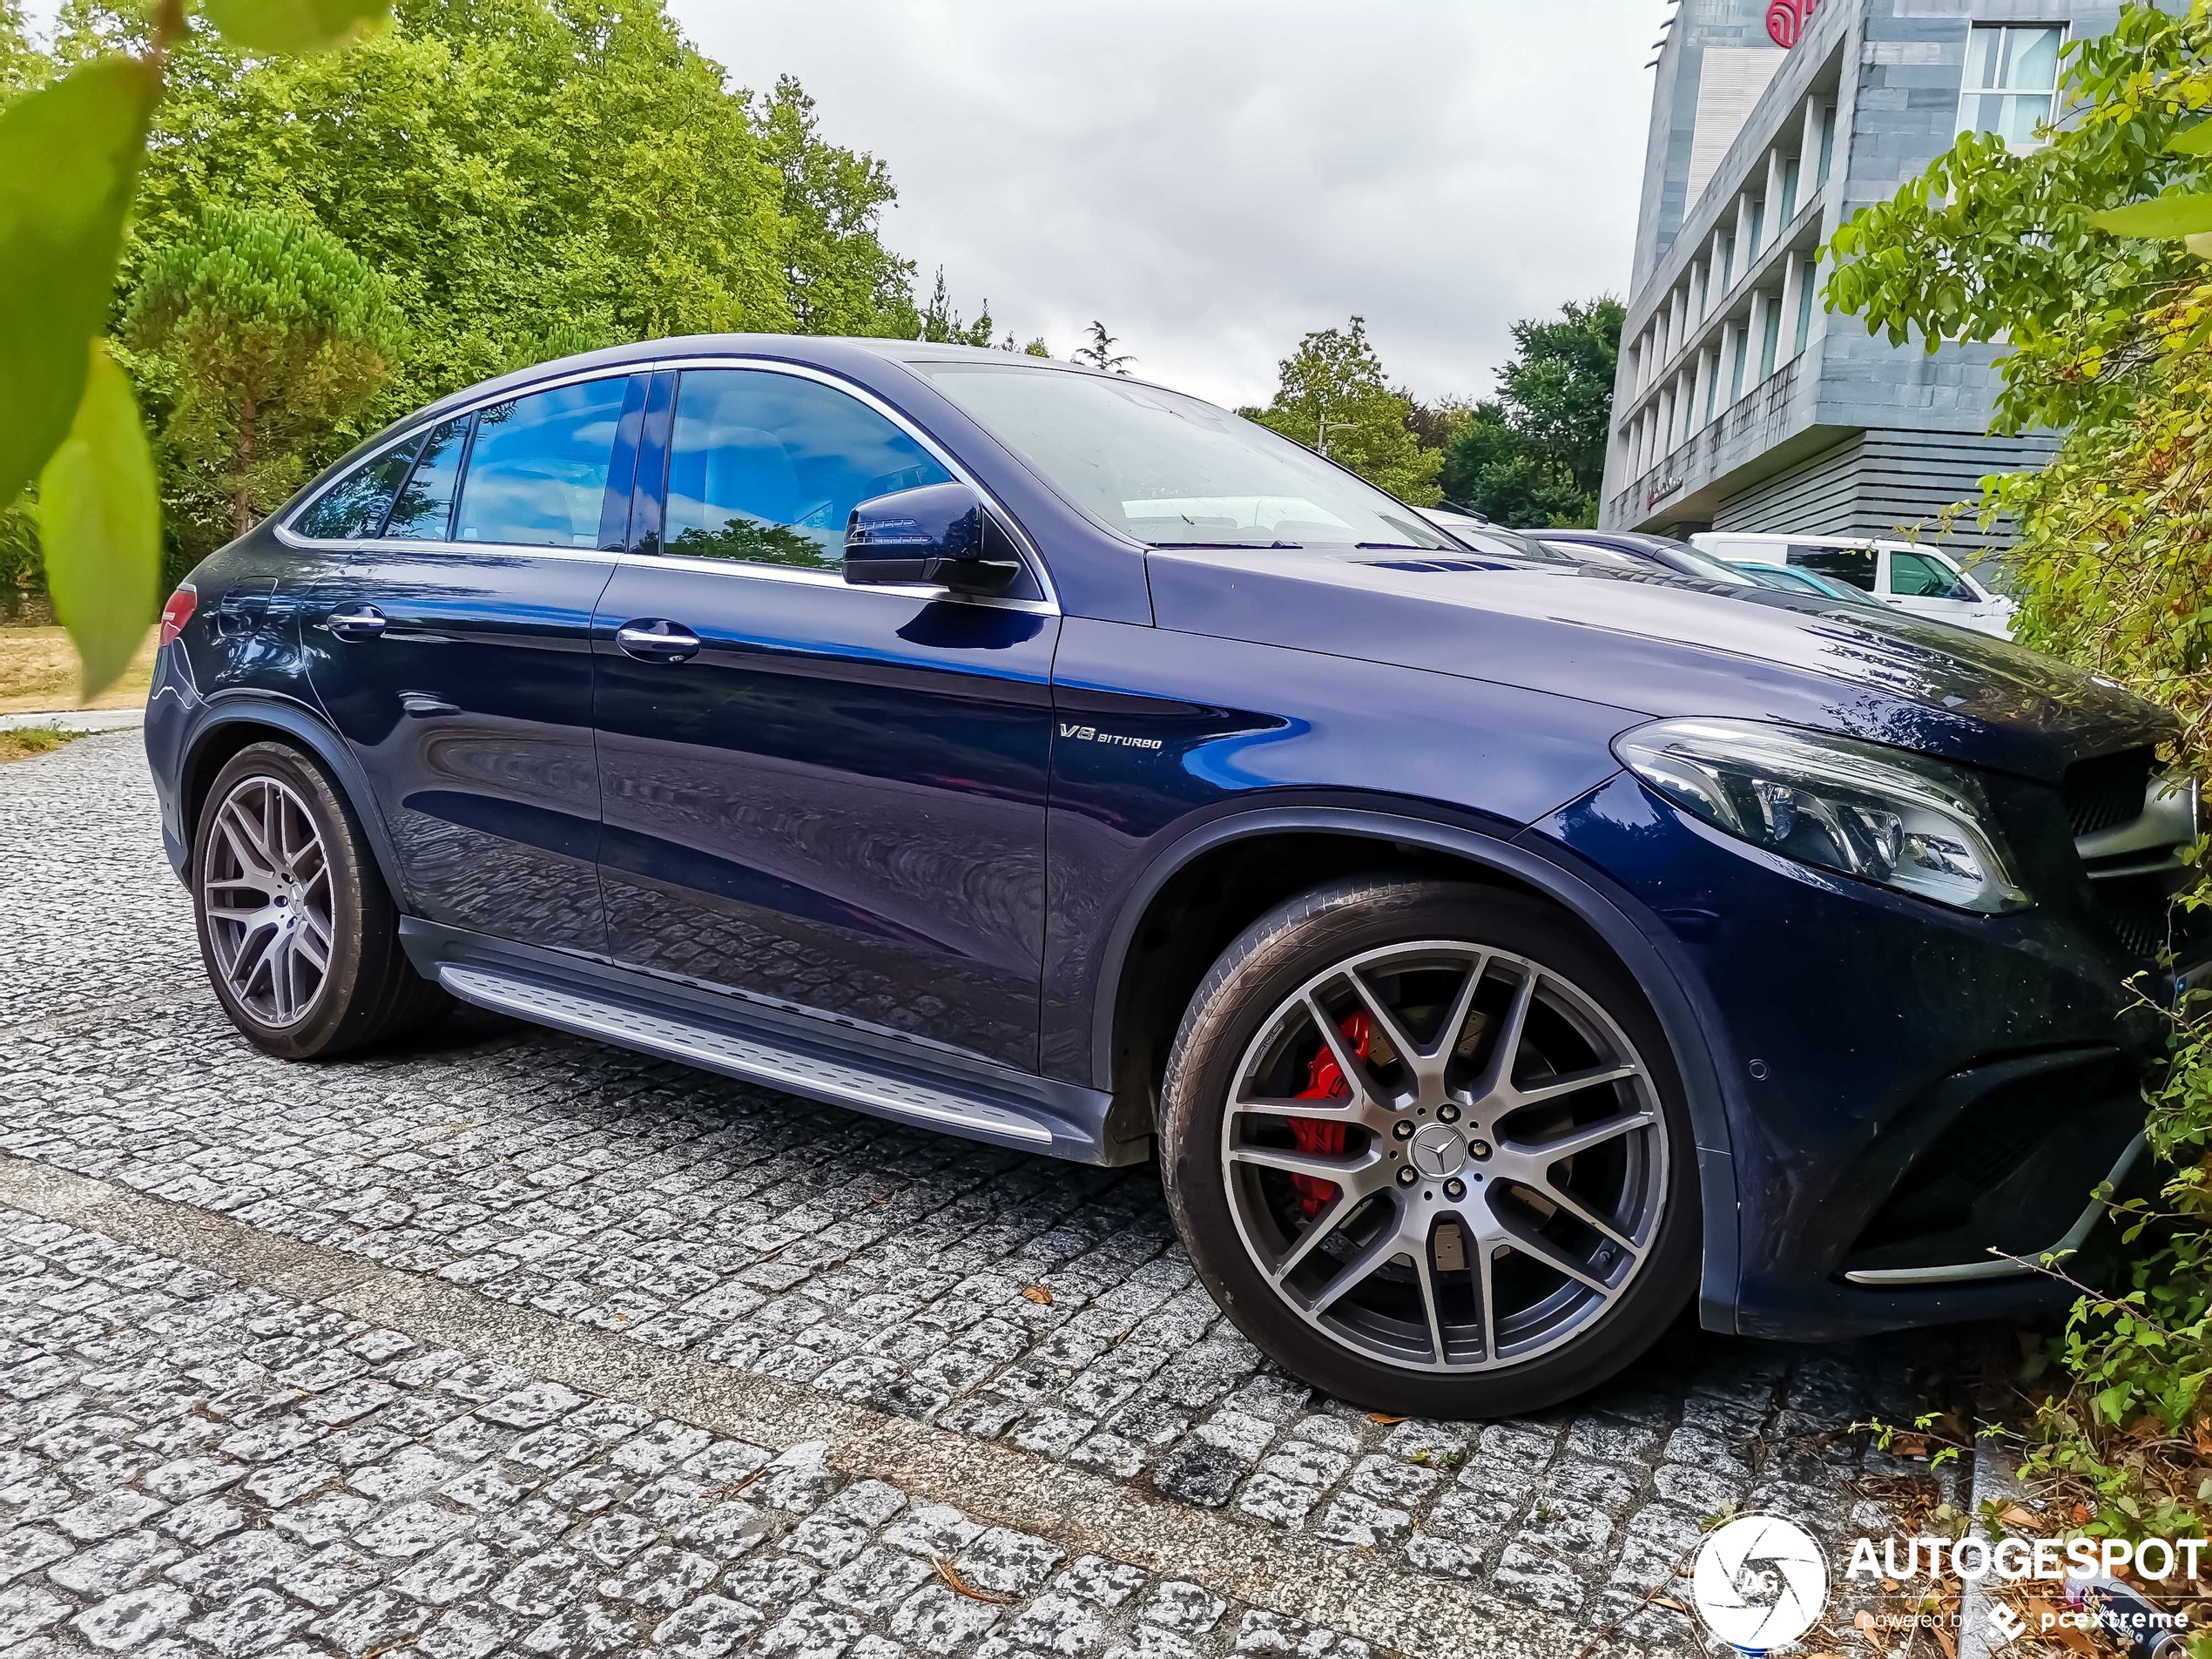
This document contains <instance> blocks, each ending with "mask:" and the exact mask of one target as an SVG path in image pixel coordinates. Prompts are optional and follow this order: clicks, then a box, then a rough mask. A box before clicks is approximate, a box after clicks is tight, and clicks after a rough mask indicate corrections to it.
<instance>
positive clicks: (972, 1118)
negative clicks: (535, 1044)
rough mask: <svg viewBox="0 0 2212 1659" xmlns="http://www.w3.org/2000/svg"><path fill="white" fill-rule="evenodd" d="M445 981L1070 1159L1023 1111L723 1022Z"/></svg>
mask: <svg viewBox="0 0 2212 1659" xmlns="http://www.w3.org/2000/svg"><path fill="white" fill-rule="evenodd" d="M436 971H437V976H438V982H439V983H440V984H441V985H442V986H444V987H445V988H446V989H447V990H448V991H450V992H452V993H453V995H455V996H457V997H459V998H460V999H461V1000H462V1001H464V1002H474V1003H475V1005H476V1006H477V1007H479V1008H490V1009H493V1010H494V1011H496V1012H497V1013H501V1014H511V1015H514V1016H515V1017H516V1019H519V1020H528V1021H529V1022H532V1023H533V1024H536V1025H548V1026H552V1027H554V1028H556V1029H558V1030H562V1031H567V1032H570V1033H573V1034H574V1035H577V1036H580V1037H593V1038H597V1040H598V1041H600V1042H611V1043H615V1044H617V1045H618V1046H620V1047H622V1048H625V1049H637V1050H638V1051H639V1052H641V1053H644V1054H651V1055H659V1056H661V1057H662V1058H663V1059H664V1060H675V1061H680V1062H683V1063H684V1064H685V1065H687V1066H698V1067H700V1068H701V1069H705V1070H707V1071H718V1072H721V1073H722V1074H723V1075H725V1076H731V1077H738V1078H742V1079H743V1080H744V1081H745V1082H749V1083H759V1084H762V1085H763V1086H765V1087H766V1088H770V1089H785V1090H786V1091H788V1092H789V1093H791V1094H794V1095H804V1096H806V1097H807V1098H809V1099H810V1100H819V1101H826V1102H828V1103H830V1104H832V1105H834V1106H849V1107H852V1108H854V1109H857V1110H860V1111H863V1112H867V1113H869V1114H871V1115H873V1116H877V1117H887V1118H890V1119H892V1120H894V1122H897V1123H912V1124H914V1125H916V1126H918V1127H920V1128H924V1129H933V1130H943V1131H945V1132H946V1133H948V1134H953V1135H962V1136H968V1137H970V1138H972V1139H975V1140H982V1141H990V1142H994V1143H996V1144H999V1145H1001V1146H1012V1147H1016V1148H1019V1149H1021V1150H1025V1151H1031V1152H1047V1153H1050V1152H1054V1151H1055V1150H1057V1151H1058V1152H1059V1155H1060V1156H1062V1157H1066V1156H1068V1155H1069V1150H1071V1149H1069V1148H1065V1147H1062V1148H1055V1145H1054V1140H1055V1136H1054V1135H1053V1133H1052V1131H1051V1130H1049V1128H1047V1127H1046V1126H1045V1125H1044V1124H1042V1123H1038V1122H1036V1121H1035V1120H1034V1119H1032V1118H1029V1117H1026V1116H1022V1114H1021V1113H1019V1112H1015V1111H1012V1110H1009V1109H1007V1108H1006V1107H1003V1106H1000V1105H995V1104H994V1103H991V1102H989V1101H987V1100H982V1099H979V1098H977V1097H975V1096H970V1095H967V1094H954V1093H953V1092H951V1091H950V1090H948V1089H944V1088H942V1087H940V1086H937V1085H934V1084H931V1083H926V1082H919V1081H916V1080H914V1079H911V1078H907V1077H900V1076H890V1075H887V1074H886V1073H882V1072H877V1071H871V1070H867V1069H862V1068H860V1067H859V1066H854V1065H852V1064H850V1063H846V1062H840V1061H836V1060H832V1059H829V1058H826V1057H825V1056H823V1055H817V1054H810V1053H808V1052H806V1050H805V1049H800V1048H797V1047H791V1046H786V1045H784V1044H781V1043H778V1042H773V1041H771V1040H769V1039H767V1038H765V1037H764V1036H762V1035H759V1034H752V1033H747V1034H740V1033H738V1032H737V1031H735V1030H732V1029H730V1028H726V1027H725V1026H724V1025H722V1024H720V1023H719V1022H709V1021H707V1020H705V1019H692V1018H687V1017H685V1015H682V1014H680V1013H673V1012H668V1011H659V1010H653V1009H647V1008H638V1007H637V1006H635V1005H634V1004H631V1003H630V1002H626V1001H617V1000H616V999H614V998H610V997H607V996H603V995H595V994H593V993H592V992H590V991H589V990H585V989H583V988H578V987H577V986H573V985H554V984H549V983H548V982H546V981H544V980H542V979H536V978H533V977H530V976H529V975H526V974H516V973H510V972H508V971H505V970H503V969H501V968H487V967H483V966H482V965H479V964H475V963H462V962H450V961H448V962H440V963H439V964H438V965H437V969H436Z"/></svg>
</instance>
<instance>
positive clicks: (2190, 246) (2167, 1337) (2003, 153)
mask: <svg viewBox="0 0 2212 1659" xmlns="http://www.w3.org/2000/svg"><path fill="white" fill-rule="evenodd" d="M2061 61H2062V64H2063V67H2062V70H2061V75H2060V79H2061V84H2060V93H2059V97H2058V98H2057V100H2056V102H2057V105H2058V106H2059V107H2060V108H2061V109H2065V110H2067V111H2068V115H2069V118H2068V119H2067V122H2066V124H2065V125H2063V126H2061V127H2059V128H2057V129H2054V130H2051V131H2047V132H2044V133H2041V134H2039V135H2038V136H2039V138H2040V139H2041V140H2042V142H2041V143H2040V145H2038V147H2037V148H2035V149H2033V150H2032V151H2024V152H2018V153H2015V152H2012V151H2010V150H2008V149H2007V148H2006V146H2005V145H2002V144H2001V143H2000V142H1998V141H1996V140H1994V139H1993V138H1987V137H1985V136H1982V135H1979V134H1968V135H1966V136H1965V137H1963V138H1960V139H1959V142H1958V144H1957V145H1955V146H1954V147H1953V148H1952V150H1951V151H1950V152H1948V153H1946V155H1944V156H1943V157H1941V158H1939V159H1938V160H1937V161H1936V162H1935V163H1934V164H1933V165H1931V166H1930V168H1929V169H1928V170H1927V172H1925V174H1924V175H1923V176H1922V177H1921V178H1919V179H1915V180H1912V182H1910V183H1909V184H1907V185H1905V187H1904V188H1903V189H1902V190H1900V191H1899V192H1898V195H1897V197H1896V199H1894V200H1892V201H1891V202H1888V203H1885V204H1881V205H1879V206H1875V207H1871V208H1868V209H1865V210H1862V211H1861V212H1859V213H1858V214H1857V215H1855V216H1854V217H1853V219H1851V220H1850V221H1849V222H1848V223H1846V224H1845V225H1844V226H1842V227H1841V228H1840V229H1839V231H1838V233H1837V236H1836V238H1835V239H1834V242H1833V244H1832V247H1831V253H1832V254H1833V256H1834V258H1835V259H1836V260H1837V262H1838V264H1837V270H1836V273H1835V275H1834V277H1833V278H1832V279H1831V282H1830V284H1829V287H1828V303H1829V304H1830V306H1831V308H1833V309H1836V310H1838V311H1841V312H1844V313H1846V314H1858V315H1861V316H1863V317H1865V320H1866V323H1867V326H1868V327H1869V328H1870V329H1871V330H1873V331H1876V332H1879V333H1883V334H1887V336H1888V337H1889V338H1890V339H1891V340H1892V341H1895V342H1897V343H1899V344H1902V343H1904V342H1905V341H1908V340H1912V339H1916V338H1917V339H1919V340H1921V341H1924V342H1925V344H1926V345H1927V346H1928V347H1929V349H1931V350H1932V349H1934V348H1935V347H1936V346H1937V345H1938V344H1939V343H1941V342H1942V341H1945V340H1970V341H2006V342H2007V343H2008V347H2009V349H2008V350H2007V351H2006V354H2004V355H2003V356H2002V357H2001V358H2000V360H1999V363H2000V373H2001V374H2002V377H2003V389H2002V394H2001V395H2000V400H1999V403H1998V408H1997V412H1996V419H1995V425H1996V426H1997V428H1999V429H2000V430H2020V429H2023V428H2029V427H2033V426H2037V425H2050V426H2056V427H2060V428H2063V437H2062V440H2061V442H2060V448H2059V450H2058V453H2057V455H2056V456H2055V457H2054V459H2053V460H2052V461H2051V462H2049V464H2048V465H2047V466H2046V467H2044V468H2042V469H2040V470H2037V471H2034V472H2020V473H2010V474H1997V475H1992V476H1991V477H1989V478H1986V479H1985V480H1984V481H1983V493H1982V497H1981V502H1980V509H1981V514H1982V518H1983V521H1984V523H1992V522H1993V521H1995V520H1996V519H1997V518H1999V517H2000V516H2010V517H2012V518H2013V520H2014V522H2015V523H2017V525H2018V527H2019V532H2020V536H2019V541H2018V543H2017V545H2016V546H2015V547H2014V548H2013V550H2011V552H2010V553H2009V555H2008V556H2007V558H2008V563H2010V565H2011V566H2012V573H2013V586H2014V589H2015V590H2016V591H2017V593H2018V594H2019V596H2020V601H2021V612H2020V620H2019V622H2018V624H2016V627H2015V630H2014V633H2015V637H2017V638H2019V639H2020V640H2021V641H2023V642H2024V643H2026V644H2033V645H2039V646H2041V647H2042V648H2044V649H2045V650H2047V651H2054V652H2057V653H2059V654H2061V655H2064V656H2067V657H2069V658H2073V659H2074V661H2076V662H2078V663H2080V664H2084V665H2086V666H2088V667H2092V668H2094V669H2097V670H2099V671H2101V672H2102V673H2104V674H2106V675H2107V676H2109V677H2110V678H2114V679H2116V680H2119V681H2121V682H2123V683H2125V684H2127V685H2129V686H2131V687H2132V688H2134V690H2136V691H2141V692H2142V693H2144V694H2145V695H2148V696H2150V697H2154V698H2159V699H2160V700H2161V701H2163V702H2165V703H2166V704H2167V705H2168V706H2170V707H2172V708H2173V709H2174V710H2175V711H2176V712H2177V713H2178V714H2179V715H2180V717H2181V718H2182V726H2183V737H2182V744H2181V745H2180V746H2181V748H2182V752H2183V755H2184V757H2185V758H2187V759H2191V760H2193V761H2194V762H2195V764H2196V765H2197V766H2198V768H2199V769H2200V770H2202V767H2203V765H2204V763H2205V762H2206V760H2207V759H2212V281H2208V280H2207V273H2206V271H2205V268H2204V266H2203V265H2202V263H2200V261H2199V260H2197V259H2195V258H2193V257H2191V252H2192V250H2194V251H2195V252H2198V253H2212V243H2208V242H2207V241H2205V240H2204V237H2205V236H2206V235H2207V234H2208V233H2212V199H2208V185H2212V178H2208V171H2209V169H2208V162H2207V160H2206V154H2207V152H2212V124H2208V123H2207V122H2206V121H2205V120H2204V119H2203V118H2202V116H2203V114H2204V112H2205V111H2208V110H2212V7H2208V5H2207V3H2206V0H2195V3H2193V4H2191V5H2190V6H2189V7H2188V10H2187V12H2186V13H2185V14H2182V15H2176V14H2175V13H2172V12H2168V11H2162V10H2159V9H2157V8H2155V7H2152V6H2148V5H2142V4H2130V5H2128V6H2127V7H2125V8H2124V9H2123V10H2122V11H2121V16H2120V18H2119V21H2118V24H2117V26H2116V27H2115V28H2114V30H2113V31H2112V32H2111V33H2110V34H2108V35H2107V36H2104V37H2096V38H2092V39H2088V40H2082V41H2075V42H2071V43H2069V44H2067V48H2066V54H2065V57H2063V59H2062V60H2061ZM2190 239H2193V240H2190ZM2190 856H2191V858H2192V859H2194V860H2196V861H2197V862H2198V864H2199V867H2200V869H2202V867H2203V865H2204V861H2205V854H2204V850H2203V849H2202V847H2199V848H2197V849H2195V850H2193V851H2192V853H2191V854H2190ZM2185 903H2186V904H2187V905H2188V907H2191V908H2202V907H2203V906H2205V905H2206V904H2207V903H2212V887H2200V888H2199V890H2198V891H2197V892H2196V893H2195V894H2193V895H2191V896H2190V897H2189V898H2188V900H2185ZM2145 1006H2146V1008H2148V1006H2149V1005H2148V1003H2146V1004H2145ZM2203 1012H2204V1003H2203V1001H2202V997H2201V996H2199V997H2195V998H2189V997H2184V998H2183V999H2182V1001H2181V1002H2180V1003H2179V1005H2178V1006H2177V1007H2176V1008H2175V1010H2174V1019H2175V1026H2174V1030H2173V1035H2172V1039H2171V1042H2170V1044H2169V1049H2168V1063H2167V1064H2166V1066H2165V1067H2164V1068H2163V1069H2161V1072H2160V1073H2159V1074H2158V1075H2157V1076H2155V1077H2154V1079H2153V1081H2152V1083H2151V1087H2150V1089H2149V1092H2148V1103H2149V1108H2150V1110H2149V1114H2148V1123H2147V1125H2146V1130H2147V1134H2148V1140H2149V1143H2150V1145H2151V1147H2152V1150H2154V1151H2155V1153H2156V1154H2157V1156H2158V1157H2159V1158H2160V1159H2161V1161H2162V1162H2163V1163H2164V1164H2165V1165H2166V1170H2165V1175H2166V1180H2165V1182H2164V1185H2163V1188H2162V1190H2161V1193H2160V1195H2159V1197H2158V1200H2157V1202H2156V1210H2157V1211H2159V1212H2160V1213H2159V1214H2158V1215H2156V1216H2155V1217H2154V1215H2153V1213H2152V1209H2151V1206H2149V1205H2148V1204H2144V1203H2142V1202H2141V1201H2140V1200H2134V1201H2130V1202H2129V1203H2128V1204H2121V1205H2120V1206H2118V1209H2119V1211H2121V1218H2122V1220H2123V1221H2124V1222H2126V1224H2127V1225H2128V1231H2127V1232H2126V1233H2125V1235H2124V1237H2125V1238H2127V1239H2128V1242H2130V1243H2134V1242H2135V1241H2136V1240H2137V1239H2139V1238H2142V1239H2144V1240H2145V1244H2144V1249H2143V1251H2142V1253H2141V1256H2140V1257H2139V1258H2138V1259H2137V1260H2135V1261H2134V1263H2133V1264H2131V1265H2130V1267H2129V1269H2128V1272H2127V1274H2126V1276H2125V1277H2124V1278H2123V1279H2122V1280H2121V1283H2120V1285H2118V1286H2116V1287H2115V1288H2114V1289H2113V1290H2112V1291H2110V1292H2109V1293H2106V1292H2104V1291H2090V1292H2089V1293H2087V1294H2086V1295H2084V1296H2083V1297H2082V1298H2081V1299H2080V1301H2078V1302H2077V1303H2076V1304H2075V1305H2074V1310H2073V1312H2072V1313H2071V1314H2070V1315H2069V1317H2068V1319H2067V1327H2066V1331H2065V1333H2064V1335H2063V1337H2062V1338H2061V1339H2060V1341H2058V1342H2057V1343H2055V1344H2054V1345H2052V1347H2051V1349H2050V1350H2049V1351H2048V1352H2046V1353H2044V1354H2041V1355H2039V1356H2037V1357H2036V1358H2035V1359H2034V1360H2033V1362H2032V1364H2033V1367H2035V1368H2036V1369H2040V1368H2042V1367H2044V1366H2048V1365H2050V1364H2051V1363H2052V1362H2055V1366H2056V1370H2057V1372H2058V1373H2059V1374H2058V1375H2057V1376H2056V1377H2055V1378H2042V1379H2038V1380H2039V1386H2038V1389H2037V1393H2038V1400H2037V1404H2036V1406H2035V1413H2034V1420H2033V1425H2032V1426H2031V1427H2030V1431H2029V1438H2030V1442H2031V1445H2030V1455H2029V1457H2028V1460H2027V1464H2026V1466H2025V1471H2024V1472H2025V1473H2026V1474H2027V1475H2028V1476H2029V1477H2031V1478H2032V1479H2033V1480H2034V1482H2035V1484H2036V1485H2037V1487H2039V1489H2049V1490H2054V1491H2055V1493H2056V1494H2058V1495H2060V1497H2061V1498H2062V1499H2065V1500H2074V1501H2079V1502H2080V1504H2081V1506H2082V1507H2080V1508H2078V1509H2074V1510H2073V1512H2072V1517H2073V1521H2074V1523H2075V1524H2076V1525H2082V1524H2083V1523H2084V1522H2085V1521H2086V1526H2085V1527H2084V1529H2085V1530H2087V1531H2089V1532H2092V1533H2101V1534H2118V1535H2123V1536H2130V1537H2141V1536H2145V1535H2148V1534H2159V1535H2165V1536H2174V1535H2177V1534H2180V1535H2195V1536H2202V1535H2203V1534H2205V1533H2206V1531H2207V1528H2208V1523H2209V1522H2212V1478H2208V1469H2207V1465H2208V1462H2212V1459H2208V1457H2207V1456H2206V1453H2207V1450H2208V1441H2207V1439H2206V1438H2205V1436H2206V1433H2207V1430H2208V1419H2207V1416H2206V1413H2205V1399H2204V1390H2205V1385H2206V1383H2207V1380H2208V1379H2212V1157H2209V1156H2208V1148H2212V1036H2208V1035H2207V1027H2206V1026H2205V1024H2204V1023H2203V1021H2202V1014H2203ZM2154 1224H2155V1231H2148V1234H2147V1230H2148V1229H2151V1228H2153V1226H2154ZM2047 1264H2048V1263H2047ZM2030 1375H2031V1377H2034V1376H2035V1369H2032V1370H2031V1372H2030ZM2054 1383H2055V1386H2053V1384H2054ZM2055 1507H2068V1506H2067V1505H2066V1504H2064V1503H2062V1504H2061V1505H2060V1506H2055Z"/></svg>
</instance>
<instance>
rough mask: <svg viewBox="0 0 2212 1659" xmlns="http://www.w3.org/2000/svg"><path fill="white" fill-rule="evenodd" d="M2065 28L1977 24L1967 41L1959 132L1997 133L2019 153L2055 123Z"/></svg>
mask: <svg viewBox="0 0 2212 1659" xmlns="http://www.w3.org/2000/svg"><path fill="white" fill-rule="evenodd" d="M2065 37H2066V30H2063V29H2049V28H2019V27H2015V26H2014V25H2013V24H1975V25H1974V27H1973V29H1972V30H1970V31H1969V32H1968V34H1967V37H1966V78H1965V80H1964V81H1963V82H1962V83H1961V84H1960V86H1959V132H1994V133H1995V134H1997V136H1998V137H2000V138H2003V139H2004V140H2005V142H2006V144H2008V145H2012V146H2013V148H2015V149H2024V148H2027V147H2029V146H2032V145H2035V144H2036V143H2038V142H2039V140H2038V139H2037V138H2036V136H2035V130H2036V129H2037V128H2038V127H2041V126H2047V125H2050V120H2051V103H2052V99H2053V98H2054V96H2055V94H2056V92H2057V90H2058V84H2059V43H2060V41H2062V40H2063V39H2064V38H2065Z"/></svg>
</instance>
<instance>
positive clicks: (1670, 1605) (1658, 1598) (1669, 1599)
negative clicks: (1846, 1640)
mask: <svg viewBox="0 0 2212 1659" xmlns="http://www.w3.org/2000/svg"><path fill="white" fill-rule="evenodd" d="M1651 1605H1652V1606H1654V1607H1663V1608H1667V1609H1668V1610H1669V1611H1670V1612H1675V1613H1687V1612H1689V1608H1686V1607H1684V1606H1683V1604H1682V1603H1681V1602H1677V1601H1676V1600H1675V1598H1674V1597H1673V1596H1671V1595H1655V1596H1653V1597H1652V1598H1651ZM1813 1659H1821V1656H1820V1655H1818V1654H1815V1655H1814V1656H1813ZM1829 1659H1834V1656H1832V1655H1831V1656H1829Z"/></svg>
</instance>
